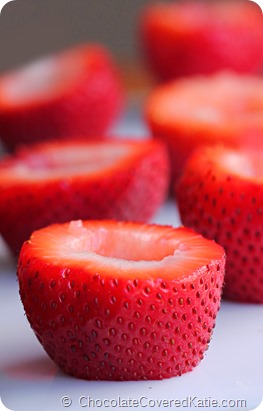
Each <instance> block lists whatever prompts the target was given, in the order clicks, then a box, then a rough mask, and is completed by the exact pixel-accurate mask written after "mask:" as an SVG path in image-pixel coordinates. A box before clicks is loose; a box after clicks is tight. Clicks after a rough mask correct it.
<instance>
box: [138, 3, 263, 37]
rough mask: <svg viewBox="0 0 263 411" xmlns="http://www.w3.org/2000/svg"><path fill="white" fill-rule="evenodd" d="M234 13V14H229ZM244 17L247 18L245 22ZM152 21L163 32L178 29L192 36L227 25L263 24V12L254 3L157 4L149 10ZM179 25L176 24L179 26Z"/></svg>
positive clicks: (246, 25) (245, 26)
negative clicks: (202, 30)
mask: <svg viewBox="0 0 263 411" xmlns="http://www.w3.org/2000/svg"><path fill="white" fill-rule="evenodd" d="M230 10H231V13H230V12H229V11H230ZM244 15H245V16H246V17H247V18H246V19H244ZM146 16H147V18H148V19H151V20H152V23H154V22H155V24H156V26H157V27H159V29H162V30H164V29H166V30H167V32H168V33H169V32H171V31H172V32H173V33H174V31H175V30H176V31H178V32H179V33H180V32H181V33H184V32H185V33H186V34H189V33H190V32H193V33H195V32H198V31H199V30H200V29H202V28H203V27H204V26H210V25H213V26H214V25H217V24H220V25H221V24H224V25H228V24H230V25H231V26H233V24H234V25H236V26H237V27H240V25H241V27H242V26H244V28H249V27H250V26H253V23H255V22H257V23H258V24H261V23H262V17H261V10H260V9H259V6H258V5H257V4H255V3H253V2H247V1H243V2H242V1H235V0H234V1H220V2H219V1H218V2H207V1H203V2H202V1H198V2H196V1H185V2H184V3H183V5H182V4H180V2H179V3H178V4H156V5H155V6H154V7H153V6H151V7H150V8H149V10H147V14H146ZM175 22H176V24H175Z"/></svg>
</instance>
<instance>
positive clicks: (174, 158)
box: [145, 73, 263, 180]
mask: <svg viewBox="0 0 263 411" xmlns="http://www.w3.org/2000/svg"><path fill="white" fill-rule="evenodd" d="M145 111H146V119H147V122H148V124H149V127H150V129H151V132H152V134H153V136H157V137H159V138H161V139H162V140H164V141H165V142H166V144H167V146H168V148H169V152H170V157H171V167H172V176H173V180H176V179H177V178H178V177H179V176H180V174H181V172H182V168H183V166H184V164H185V162H186V160H187V158H188V157H189V155H190V154H191V153H192V152H193V151H194V150H195V149H196V148H198V147H200V146H202V145H211V144H218V143H223V144H227V145H229V146H231V147H237V148H238V147H242V146H243V147H250V146H252V145H253V146H255V147H258V148H260V147H261V148H262V147H263V142H262V133H263V80H262V79H261V78H259V77H256V76H245V75H238V74H234V73H218V74H215V75H212V76H209V77H208V76H207V77H202V76H197V77H194V78H188V79H181V80H177V81H174V82H172V83H169V84H167V85H163V86H160V87H159V88H157V90H155V91H153V93H152V95H151V96H150V97H149V99H148V102H147V104H146V108H145Z"/></svg>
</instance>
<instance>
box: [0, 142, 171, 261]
mask: <svg viewBox="0 0 263 411" xmlns="http://www.w3.org/2000/svg"><path fill="white" fill-rule="evenodd" d="M168 177H169V173H168V159H167V153H166V150H165V147H164V146H163V144H162V143H160V142H158V141H156V142H152V141H147V140H144V141H124V140H116V141H109V142H84V141H59V142H49V143H42V144H40V143H39V144H38V145H35V146H30V147H28V148H24V149H21V150H19V151H18V152H17V154H16V155H14V156H10V157H7V158H5V159H4V160H2V162H1V163H0V198H1V202H0V233H1V234H2V235H3V237H4V239H5V240H6V242H7V244H8V245H9V247H10V248H11V250H12V251H13V252H14V253H17V252H18V251H19V249H20V247H21V246H22V243H23V242H24V241H25V240H26V239H27V238H28V237H29V235H30V234H31V232H32V231H33V230H36V229H38V228H40V227H44V226H45V225H48V224H51V223H55V222H65V221H67V220H71V219H78V218H82V219H84V218H85V219H90V218H93V219H102V218H110V219H111V218H114V219H119V220H137V221H142V222H145V221H147V220H148V219H150V218H151V217H152V216H153V214H154V212H155V211H157V209H158V208H159V206H160V205H161V204H162V202H163V201H164V200H165V197H166V193H167V186H168V184H169V182H168V180H169V178H168Z"/></svg>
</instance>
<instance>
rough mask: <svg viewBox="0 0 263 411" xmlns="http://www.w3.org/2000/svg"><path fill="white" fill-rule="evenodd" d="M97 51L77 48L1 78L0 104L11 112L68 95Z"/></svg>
mask: <svg viewBox="0 0 263 411" xmlns="http://www.w3.org/2000/svg"><path fill="white" fill-rule="evenodd" d="M99 51H100V48H99V47H97V46H89V47H87V46H82V47H81V46H80V47H77V48H76V49H74V50H70V51H65V52H62V53H60V54H59V55H54V56H48V57H44V58H41V59H39V60H38V61H36V62H32V63H29V64H27V65H25V66H24V67H23V68H20V69H19V70H17V71H16V70H14V71H13V72H10V73H8V74H6V75H4V76H3V77H2V78H1V81H0V96H1V97H0V105H3V106H4V107H5V109H8V108H10V109H11V108H14V107H16V106H20V105H23V106H24V105H31V104H34V105H35V104H36V103H38V102H40V103H43V102H45V101H48V100H49V99H50V98H55V97H56V96H59V97H60V96H61V95H64V94H67V93H68V91H69V90H71V88H72V87H75V85H76V84H77V83H78V82H79V79H80V78H81V77H82V76H85V75H87V72H88V71H89V70H90V69H91V67H92V65H93V62H92V59H94V56H97V53H98V52H99ZM89 56H92V59H91V58H90V57H89ZM98 56H99V54H98Z"/></svg>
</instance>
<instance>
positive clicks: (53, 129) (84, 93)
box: [0, 44, 123, 150]
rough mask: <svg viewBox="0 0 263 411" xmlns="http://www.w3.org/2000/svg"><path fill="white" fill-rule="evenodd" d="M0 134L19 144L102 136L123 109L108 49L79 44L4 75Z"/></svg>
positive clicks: (11, 143) (11, 145)
mask: <svg viewBox="0 0 263 411" xmlns="http://www.w3.org/2000/svg"><path fill="white" fill-rule="evenodd" d="M0 94H1V97H0V136H1V138H2V140H3V142H4V144H5V145H6V147H7V148H8V149H9V150H13V149H14V148H15V147H16V146H17V145H18V144H29V143H33V142H37V141H40V140H50V139H64V138H70V137H75V136H76V135H79V136H82V137H83V138H86V139H91V138H100V139H102V136H103V134H104V133H105V131H106V130H107V128H108V127H109V125H110V124H111V123H112V121H113V120H114V119H115V117H116V115H117V114H118V113H119V111H120V108H121V105H122V99H123V92H122V86H121V82H120V78H119V74H118V73H117V69H116V67H115V65H114V63H113V61H112V59H111V56H110V55H109V53H108V51H107V50H106V49H104V48H103V47H102V46H99V45H93V44H90V45H89V44H88V45H82V46H75V47H73V48H72V49H70V50H66V51H63V52H60V53H57V54H55V55H53V56H49V57H46V58H42V59H41V60H38V61H36V62H33V63H31V64H28V65H27V66H25V67H23V68H21V69H18V70H16V71H14V72H11V73H8V74H6V75H3V76H2V77H1V78H0Z"/></svg>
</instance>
